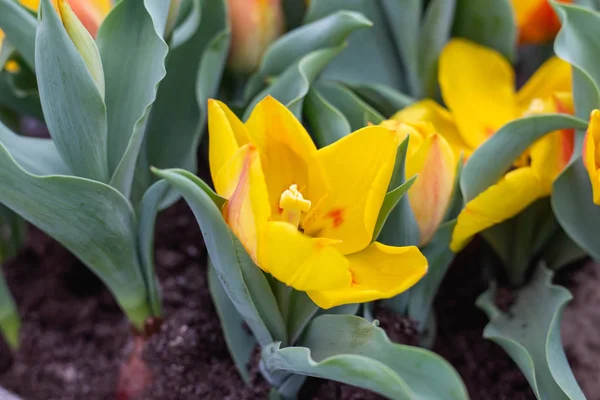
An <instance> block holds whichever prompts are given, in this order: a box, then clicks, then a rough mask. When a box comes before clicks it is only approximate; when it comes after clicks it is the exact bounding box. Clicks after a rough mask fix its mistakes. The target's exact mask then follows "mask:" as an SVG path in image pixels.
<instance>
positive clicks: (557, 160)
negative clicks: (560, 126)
mask: <svg viewBox="0 0 600 400" xmlns="http://www.w3.org/2000/svg"><path fill="white" fill-rule="evenodd" d="M574 147H575V132H574V131H573V130H572V129H565V130H561V131H556V132H552V133H549V134H548V135H546V136H544V137H543V138H541V139H540V140H538V141H537V142H535V143H534V144H533V145H532V146H531V149H530V153H529V154H530V157H531V168H532V169H533V170H534V171H535V172H536V173H537V174H538V176H539V177H540V178H541V183H542V191H543V193H544V195H545V196H548V195H550V193H552V184H553V183H554V180H555V179H556V178H557V177H558V175H559V174H560V173H561V171H562V170H563V168H564V167H565V166H566V165H567V163H568V162H569V160H570V159H571V155H572V154H573V149H574Z"/></svg>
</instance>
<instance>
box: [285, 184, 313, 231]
mask: <svg viewBox="0 0 600 400" xmlns="http://www.w3.org/2000/svg"><path fill="white" fill-rule="evenodd" d="M310 206H311V202H310V200H306V199H305V198H304V197H303V196H302V193H300V192H299V191H298V186H297V185H291V186H290V188H289V189H287V190H286V191H284V192H283V193H281V197H280V198H279V208H281V209H282V210H283V213H282V216H283V220H284V221H286V222H288V223H290V224H292V225H294V226H295V227H296V228H298V226H299V225H300V216H301V215H302V213H303V212H307V211H308V210H310Z"/></svg>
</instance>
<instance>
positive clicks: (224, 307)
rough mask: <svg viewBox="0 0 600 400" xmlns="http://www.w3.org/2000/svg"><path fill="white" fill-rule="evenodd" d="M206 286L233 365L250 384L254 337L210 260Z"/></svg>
mask: <svg viewBox="0 0 600 400" xmlns="http://www.w3.org/2000/svg"><path fill="white" fill-rule="evenodd" d="M208 288H209V290H210V296H211V297H212V300H213V302H214V303H215V308H216V309H217V314H218V315H219V320H220V321H221V328H222V329H223V336H224V337H225V343H226V344H227V349H229V354H231V358H233V362H234V363H235V367H236V368H237V370H238V372H239V373H240V375H241V376H242V379H243V380H244V382H245V383H246V384H247V385H250V374H249V372H248V363H249V362H250V360H251V358H252V352H253V351H254V346H255V345H256V339H255V338H254V336H252V335H251V334H250V333H248V332H247V331H246V329H244V318H242V316H241V315H240V313H239V312H238V310H237V309H236V308H235V306H234V305H233V303H232V302H231V300H230V299H229V297H228V295H227V292H225V290H224V289H223V285H222V284H221V281H220V280H219V278H218V276H217V273H216V271H215V268H214V267H213V265H212V263H211V262H210V260H209V262H208Z"/></svg>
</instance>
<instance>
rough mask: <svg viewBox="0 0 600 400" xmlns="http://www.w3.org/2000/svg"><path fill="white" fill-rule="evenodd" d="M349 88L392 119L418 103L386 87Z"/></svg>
mask: <svg viewBox="0 0 600 400" xmlns="http://www.w3.org/2000/svg"><path fill="white" fill-rule="evenodd" d="M348 86H349V87H350V88H351V89H352V90H353V91H354V92H356V94H358V95H359V96H360V97H362V98H363V99H364V100H365V101H366V102H367V103H369V104H370V105H371V106H373V107H374V108H375V109H376V110H377V111H379V112H380V113H381V114H383V116H385V117H390V116H392V115H394V114H395V113H397V112H398V111H400V110H402V109H403V108H404V107H407V106H409V105H411V104H412V103H414V102H416V100H415V99H414V98H412V97H409V96H407V95H405V94H404V93H400V92H398V91H397V90H395V89H392V88H390V87H387V86H384V85H378V84H350V85H348Z"/></svg>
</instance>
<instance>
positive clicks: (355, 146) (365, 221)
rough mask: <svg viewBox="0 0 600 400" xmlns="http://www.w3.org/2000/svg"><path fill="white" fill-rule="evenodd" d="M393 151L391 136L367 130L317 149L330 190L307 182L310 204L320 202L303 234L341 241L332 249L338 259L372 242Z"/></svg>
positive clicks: (384, 131) (383, 130)
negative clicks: (341, 255)
mask: <svg viewBox="0 0 600 400" xmlns="http://www.w3.org/2000/svg"><path fill="white" fill-rule="evenodd" d="M397 148H398V139H397V136H396V133H395V132H394V131H391V130H389V129H387V128H384V127H380V126H371V127H368V128H363V129H360V130H358V131H356V132H354V133H352V134H350V135H348V136H346V137H344V138H342V139H340V140H338V141H337V142H335V143H333V144H331V145H329V146H327V147H324V148H322V149H320V150H319V151H318V153H317V159H318V162H319V164H320V165H321V166H322V168H323V171H325V175H326V178H327V179H326V181H327V182H328V183H329V187H327V186H323V185H322V184H319V183H317V182H312V181H311V184H310V185H309V196H310V197H309V198H315V199H323V200H322V203H321V204H317V205H315V206H314V207H313V208H312V209H311V211H310V212H309V214H308V215H307V216H306V218H305V220H304V222H303V227H304V229H305V231H306V233H307V234H308V235H310V236H314V237H327V238H331V239H338V240H341V241H342V243H340V244H339V245H336V247H337V249H338V250H340V251H341V252H342V253H343V254H351V253H356V252H357V251H360V250H362V249H364V248H365V247H366V246H367V245H368V244H369V243H370V242H371V239H372V237H373V230H374V229H375V223H376V222H377V217H378V216H379V211H380V209H381V205H382V203H383V199H384V197H385V194H386V192H387V188H388V185H389V183H390V179H391V176H392V170H393V168H394V163H395V160H396V151H397Z"/></svg>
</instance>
